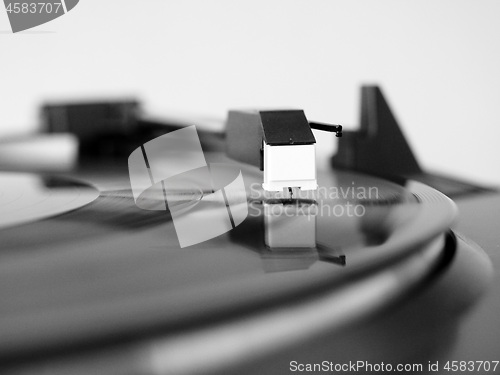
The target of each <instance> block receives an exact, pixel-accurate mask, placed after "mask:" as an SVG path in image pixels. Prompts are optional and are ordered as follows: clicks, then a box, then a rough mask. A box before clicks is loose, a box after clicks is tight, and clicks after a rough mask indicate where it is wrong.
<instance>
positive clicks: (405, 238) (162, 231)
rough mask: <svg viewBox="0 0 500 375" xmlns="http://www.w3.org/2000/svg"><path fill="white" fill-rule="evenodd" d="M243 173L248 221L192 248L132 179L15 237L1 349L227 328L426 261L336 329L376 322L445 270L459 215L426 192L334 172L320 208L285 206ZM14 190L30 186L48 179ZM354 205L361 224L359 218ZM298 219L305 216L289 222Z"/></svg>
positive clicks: (1, 310)
mask: <svg viewBox="0 0 500 375" xmlns="http://www.w3.org/2000/svg"><path fill="white" fill-rule="evenodd" d="M241 168H242V173H243V177H244V181H245V186H246V189H247V199H248V207H249V210H248V216H247V218H246V219H245V221H244V222H243V223H241V224H240V225H239V226H237V227H236V228H234V229H233V230H231V231H229V232H226V233H224V234H221V235H220V236H217V237H215V238H213V239H210V240H208V241H206V242H203V243H200V244H197V245H194V246H190V247H186V248H180V246H179V241H178V238H177V234H176V230H175V226H174V224H173V222H172V215H171V214H170V213H169V212H168V211H146V210H142V209H140V208H138V207H137V206H136V205H135V203H134V199H133V196H132V193H131V191H130V188H127V186H126V180H125V179H124V180H123V181H124V182H123V185H121V186H119V185H113V187H114V189H110V188H109V186H111V184H106V182H105V181H104V180H105V178H104V177H102V176H101V177H99V178H98V179H96V180H94V181H93V183H95V184H96V185H97V186H108V188H107V189H102V191H101V194H100V196H99V198H97V199H95V200H94V201H93V202H91V203H90V204H87V205H83V206H82V205H81V204H80V206H82V207H81V208H80V209H78V210H72V211H69V212H66V213H64V214H60V215H57V216H55V217H52V218H49V219H45V220H39V221H37V222H33V223H25V224H22V225H18V226H15V227H10V228H6V229H3V230H1V231H0V238H1V242H2V245H3V252H2V254H1V255H0V257H1V258H2V259H1V262H0V298H1V299H2V301H3V303H2V304H1V305H0V316H1V320H0V350H1V351H2V352H3V353H18V352H22V351H24V352H29V351H31V350H40V349H45V350H48V349H50V348H52V347H57V346H60V345H65V346H67V345H79V344H81V343H85V342H89V340H109V339H111V338H113V339H116V338H117V337H127V336H128V335H134V334H138V333H146V332H150V331H151V330H155V332H158V330H159V329H160V330H161V331H162V332H169V331H171V330H176V329H178V328H179V327H182V326H184V325H189V326H191V327H192V326H195V325H197V324H202V323H203V322H208V321H210V322H216V321H218V320H219V319H223V318H224V317H227V316H229V315H231V316H235V315H238V314H246V313H248V312H249V311H256V310H258V309H261V308H263V307H265V308H270V307H272V306H276V305H278V304H283V303H287V302H286V301H294V300H296V299H299V298H307V296H310V295H314V294H317V293H321V291H322V290H326V289H328V290H329V291H336V290H339V291H340V290H342V289H343V288H346V287H348V286H349V285H351V283H352V282H353V280H358V281H359V280H360V279H363V278H367V279H369V278H372V277H373V276H374V275H377V274H382V273H384V272H387V270H388V269H391V267H395V269H396V268H397V267H398V265H401V264H402V263H401V262H404V261H408V260H409V259H412V261H411V266H408V267H410V268H409V269H408V270H406V271H405V272H398V273H397V276H394V275H393V276H391V277H389V278H387V277H385V278H382V279H380V280H379V282H374V283H372V284H371V287H370V295H372V296H378V295H379V294H377V291H378V292H379V293H382V292H383V293H382V294H383V296H384V297H383V298H382V299H378V300H377V299H373V298H367V299H366V298H365V299H363V298H364V297H363V295H362V294H355V296H356V295H357V296H358V297H357V298H355V299H354V300H351V301H347V302H343V305H342V306H343V307H342V308H341V309H340V310H339V313H338V315H336V316H335V319H338V320H339V321H342V319H345V318H347V317H349V316H354V315H355V314H354V313H353V309H355V311H357V312H358V313H360V314H365V313H368V312H370V311H371V310H373V308H375V306H377V305H379V304H380V301H384V303H389V301H390V300H392V299H394V298H397V296H399V295H401V294H403V293H404V292H405V291H407V290H408V288H411V287H413V286H414V285H415V284H417V283H419V282H421V281H422V280H423V279H425V278H426V277H427V276H428V275H429V274H430V273H431V272H432V270H433V269H434V268H435V267H436V266H437V264H438V263H439V260H440V259H441V253H442V249H443V246H444V245H443V243H444V235H443V232H444V231H446V229H447V228H448V227H449V225H450V223H451V222H452V220H453V218H454V217H455V206H454V204H453V203H452V202H451V201H450V200H449V199H448V198H446V197H445V196H443V195H442V194H440V193H438V192H437V191H435V190H433V189H431V188H429V187H427V186H425V185H422V184H419V183H413V182H408V183H406V185H405V186H401V185H397V184H395V183H392V182H388V181H385V180H382V179H378V178H372V177H369V176H365V175H359V174H351V173H343V172H335V173H330V172H329V173H328V174H323V175H320V176H319V180H318V181H319V184H320V189H318V192H320V193H319V194H317V195H316V196H313V197H311V196H308V197H297V199H296V200H290V201H289V200H287V199H284V200H282V201H281V202H280V203H278V204H276V202H274V203H273V201H272V199H271V198H269V197H266V196H264V195H262V194H263V192H262V191H260V190H259V188H258V186H260V184H259V181H261V175H260V173H259V172H258V171H257V170H254V169H252V168H246V167H244V166H241ZM13 177H15V178H16V179H17V182H18V183H16V186H22V184H21V185H19V182H21V180H22V179H26V180H33V179H35V180H36V178H35V176H24V175H23V176H13ZM98 180H99V181H98ZM322 187H323V189H322ZM333 187H335V189H333ZM370 188H372V190H371V191H372V193H373V194H372V195H367V192H368V191H369V190H368V189H370ZM361 192H364V193H363V194H362V193H361ZM89 194H90V195H89ZM84 196H85V197H86V198H87V200H74V201H78V202H80V203H82V202H83V201H85V202H86V203H88V201H89V200H91V199H90V197H92V194H91V193H88V194H87V193H85V195H84ZM311 202H312V203H311ZM270 204H271V205H272V209H271V210H270V209H269V205H270ZM63 206H64V205H63ZM349 206H350V208H351V209H354V210H356V209H357V210H358V211H357V212H355V211H352V212H351V214H348V211H347V210H348V208H349ZM64 207H65V209H66V211H68V210H67V205H65V206H64ZM266 207H267V208H266ZM276 207H278V209H279V210H281V211H279V210H278V211H274V212H273V211H272V210H273V209H275V208H276ZM280 207H281V208H280ZM314 207H316V208H314ZM206 209H207V210H209V211H208V212H210V204H208V205H207V206H206ZM266 209H267V211H266ZM286 209H288V210H291V211H292V213H295V214H292V215H291V218H289V217H287V216H286V214H284V215H283V213H285V212H286ZM321 209H322V210H323V211H321ZM314 210H316V211H314ZM335 210H336V211H335ZM289 212H290V211H289ZM43 216H44V217H45V216H47V215H43ZM288 220H292V223H291V224H290V222H288V224H286V225H284V222H286V221H288ZM307 226H309V227H307ZM288 227H291V228H301V231H300V233H303V234H304V235H303V236H297V235H296V234H297V233H294V231H293V230H292V231H290V230H285V228H288ZM295 232H299V231H295ZM308 236H309V237H308ZM21 239H22V240H21ZM412 267H413V268H412ZM28 276H29V277H28ZM365 297H366V295H365Z"/></svg>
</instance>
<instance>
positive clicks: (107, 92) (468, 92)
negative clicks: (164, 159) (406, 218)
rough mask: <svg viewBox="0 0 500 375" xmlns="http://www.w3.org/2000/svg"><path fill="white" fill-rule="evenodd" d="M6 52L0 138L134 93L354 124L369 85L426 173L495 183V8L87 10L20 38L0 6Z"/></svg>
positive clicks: (168, 104)
mask: <svg viewBox="0 0 500 375" xmlns="http://www.w3.org/2000/svg"><path fill="white" fill-rule="evenodd" d="M20 1H21V0H20ZM0 51H1V52H0V53H1V55H0V56H1V58H0V74H1V76H0V77H1V78H0V136H5V135H7V134H13V133H20V132H21V133H22V132H29V131H33V130H34V129H36V124H37V107H38V105H39V104H40V102H42V101H44V100H54V99H67V98H71V99H75V98H93V97H99V98H107V97H123V96H131V95H136V96H138V97H139V98H141V99H142V100H143V102H144V103H145V105H146V108H147V109H148V110H149V111H150V112H152V113H156V114H169V113H186V114H189V115H191V114H196V115H210V116H216V117H220V118H224V117H225V114H226V111H227V110H228V109H229V108H239V107H245V108H248V107H266V108H273V107H285V108H289V107H294V108H302V109H304V110H305V111H306V114H307V116H308V117H309V119H311V120H316V121H325V122H334V123H341V124H344V125H345V126H346V128H350V127H352V128H354V127H356V126H357V123H358V105H359V97H358V96H359V92H358V89H359V86H360V85H361V84H363V83H377V84H380V85H381V86H382V88H383V90H384V92H385V94H386V97H387V98H388V99H389V102H390V104H391V105H392V108H393V109H394V111H395V114H396V117H397V118H398V119H399V121H400V123H401V124H402V125H403V127H404V131H405V133H406V134H407V136H408V137H409V138H410V141H411V144H412V146H413V148H414V150H415V151H416V153H417V155H418V157H419V159H420V161H421V163H422V164H423V165H424V166H425V167H427V168H430V169H433V170H438V171H442V172H446V173H448V174H452V175H458V176H461V177H465V178H468V179H472V180H476V181H483V182H488V183H495V184H499V183H500V165H499V161H500V147H498V146H499V139H500V138H499V131H498V128H499V126H500V115H499V105H500V1H457V0H453V1H400V0H399V1H397V0H394V1H385V0H381V1H368V0H367V1H305V0H304V1H263V0H258V1H229V0H227V1H207V0H205V1H201V0H200V1H176V2H173V1H162V0H140V1H139V0H136V1H127V0H105V1H103V0H99V1H98V0H81V1H80V3H79V4H78V5H77V6H76V7H75V8H74V9H73V10H72V11H70V12H69V13H68V14H67V15H65V16H63V17H61V18H59V19H57V20H54V21H52V22H50V23H47V24H45V25H41V26H39V27H37V28H35V29H32V30H29V31H26V32H22V33H18V34H12V33H11V32H10V25H9V23H8V19H7V14H6V12H5V11H4V10H3V9H0ZM320 137H321V139H320V142H319V143H320V144H319V148H320V154H319V157H320V158H321V159H323V160H324V159H325V158H326V155H327V154H330V153H331V152H332V151H333V149H334V146H333V145H334V144H335V139H334V138H332V137H329V136H324V135H320V134H317V138H320ZM388 147H390V145H388Z"/></svg>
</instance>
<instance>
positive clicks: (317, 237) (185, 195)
mask: <svg viewBox="0 0 500 375" xmlns="http://www.w3.org/2000/svg"><path fill="white" fill-rule="evenodd" d="M43 115H44V119H45V131H46V134H45V135H43V136H42V135H40V136H38V137H35V138H34V139H32V140H29V139H23V140H19V139H18V140H10V141H4V142H3V143H2V144H0V155H2V161H1V162H0V166H1V168H2V170H3V171H4V172H2V173H0V207H1V209H2V211H1V214H0V244H1V249H2V251H1V253H0V256H1V262H0V296H1V300H2V304H1V305H0V358H2V359H1V362H0V363H1V368H2V370H1V373H2V374H18V373H22V374H31V373H47V374H78V373H82V374H89V373H99V374H111V373H112V374H221V373H238V374H243V373H248V374H255V373H259V374H261V373H269V374H280V373H289V372H304V371H307V372H312V371H313V370H314V371H318V372H321V371H323V372H352V371H353V368H356V371H357V372H360V373H370V372H384V371H387V372H389V371H391V372H394V371H399V372H403V370H405V371H406V372H414V373H427V372H440V373H441V372H443V373H444V372H448V371H453V369H452V367H453V366H454V365H456V366H458V367H457V371H453V372H460V371H462V372H464V373H465V372H467V371H468V370H467V371H463V369H462V370H460V362H461V361H465V362H466V364H467V365H468V366H469V368H470V366H471V364H470V363H469V362H472V366H473V367H474V371H475V372H474V373H493V372H500V366H496V365H498V361H499V360H500V354H499V353H500V344H499V341H498V337H500V336H499V335H500V328H499V327H500V325H499V324H498V323H499V318H498V315H497V311H499V309H500V302H499V301H500V298H498V297H499V294H500V285H499V284H498V279H496V278H495V277H494V274H493V270H494V268H496V267H497V266H498V251H499V250H500V248H499V246H500V245H499V244H500V241H499V237H498V232H497V230H496V229H497V226H498V224H497V222H498V212H499V208H500V196H499V194H498V191H497V190H496V189H492V188H488V187H483V186H478V185H476V184H474V183H470V182H467V181H462V180H457V179H455V178H450V177H446V176H442V175H438V174H430V173H427V172H425V171H423V170H422V169H421V168H420V166H419V164H418V161H417V160H416V158H415V156H414V155H413V153H412V152H411V150H410V147H409V145H408V143H407V141H406V139H405V138H404V136H403V133H402V131H401V129H400V128H399V126H398V124H397V122H396V120H395V118H394V116H393V115H392V112H391V110H390V109H389V106H388V105H387V103H386V101H385V99H384V97H383V95H382V93H381V91H380V89H379V88H378V87H375V86H367V87H363V89H362V108H361V124H360V129H359V130H358V131H355V132H347V131H344V132H343V133H342V137H341V138H338V139H339V148H338V152H337V154H336V155H334V156H333V157H332V159H331V168H328V169H327V170H318V171H317V173H316V169H315V168H316V166H315V159H314V152H313V150H314V149H313V148H312V146H313V145H314V136H313V133H312V132H311V130H310V129H309V128H308V126H310V127H311V128H322V129H323V130H325V129H326V130H332V131H335V132H337V134H338V135H340V132H341V127H339V126H336V125H335V126H328V125H325V124H317V123H314V122H310V121H308V120H307V119H306V117H305V115H304V113H303V112H302V111H290V110H285V111H254V112H242V111H232V112H230V115H229V117H228V121H227V132H225V133H216V132H211V131H208V130H206V129H203V127H202V126H198V132H197V135H198V136H199V140H200V141H199V143H196V142H194V143H192V142H190V141H189V140H186V139H187V138H182V139H180V138H179V137H180V135H179V134H188V133H189V132H191V133H192V131H191V130H186V129H190V128H189V127H186V126H187V125H199V124H198V123H197V122H196V121H190V120H177V121H167V122H165V121H158V120H152V119H148V118H146V117H145V116H144V115H143V114H142V113H141V111H140V105H139V103H138V102H136V101H123V102H115V103H85V104H57V105H54V104H51V105H46V106H44V108H43ZM283 116H284V117H283ZM283 118H286V119H285V120H283ZM280 121H281V122H280ZM200 125H202V124H200ZM192 129H194V128H192ZM291 129H293V131H292V130H291ZM179 130H182V131H184V133H176V131H179ZM194 131H195V133H196V130H194ZM68 133H69V134H71V135H68ZM174 133H176V134H177V135H179V137H177V138H172V137H171V135H172V134H174ZM191 135H192V134H191ZM162 137H166V138H162ZM168 137H170V138H168ZM159 139H161V140H162V142H163V141H164V140H166V139H169V140H170V141H169V142H171V143H170V144H169V145H170V146H169V147H167V148H165V147H163V145H164V143H162V144H161V146H159V147H157V148H154V147H153V143H151V142H152V140H159ZM172 139H174V140H175V141H173V143H172ZM44 142H47V143H48V146H47V147H46V149H45V150H42V151H39V152H37V151H36V150H37V147H39V146H40V144H41V143H44ZM51 142H53V144H56V143H58V144H59V145H60V144H62V143H64V145H65V147H66V150H69V149H71V145H73V146H74V145H75V144H78V145H79V148H78V152H76V151H75V150H76V149H73V151H67V152H65V153H63V154H59V155H60V156H59V157H57V156H56V157H54V158H52V159H51V160H49V161H46V162H44V160H43V159H44V158H47V155H48V154H47V150H51V149H52V150H53V149H54V147H53V145H52V143H51ZM198 145H199V147H200V148H198ZM306 146H307V147H306ZM62 149H64V147H62V148H61V147H58V148H57V150H59V151H60V150H62ZM26 150H27V151H26ZM172 150H174V151H175V152H174V151H172ZM193 150H194V151H193ZM311 150H312V151H311ZM195 151H196V152H197V153H198V154H199V152H202V154H203V157H202V158H201V159H203V160H201V159H196V158H195V157H194V156H193V154H189V155H190V156H189V162H193V160H195V161H196V160H198V161H196V163H194V162H193V163H194V164H193V166H192V167H191V168H184V169H185V170H182V171H179V170H177V169H178V167H179V163H180V161H179V160H180V159H179V160H177V161H175V162H171V163H170V165H171V166H174V167H173V168H174V169H176V168H177V169H176V171H177V172H175V173H174V172H172V170H169V171H166V170H164V169H162V168H163V167H158V168H156V167H155V165H154V164H155V163H156V161H158V160H159V161H160V162H161V163H160V164H161V165H164V164H168V162H167V161H166V160H167V159H168V158H172V157H175V156H176V155H182V158H181V159H182V160H183V161H182V163H187V162H186V161H185V158H186V156H185V155H187V154H186V152H195ZM311 152H313V153H312V155H313V157H312V158H310V157H309V156H308V155H311ZM158 153H160V154H161V155H160V157H159V158H157V155H158ZM198 154H197V155H198ZM19 155H22V158H21V157H20V156H19ZM56 155H57V153H56ZM283 155H286V157H285V156H283ZM136 156H137V157H138V158H135V157H136ZM131 160H132V161H131ZM137 160H139V161H137ZM155 160H156V161H155ZM200 160H201V161H200ZM284 160H286V161H288V162H287V163H284ZM127 161H128V162H127ZM72 162H74V163H72ZM137 163H138V164H137ZM141 163H143V164H144V168H142V169H141V168H139V167H137V166H142V164H141ZM162 163H163V164H162ZM183 165H185V164H183ZM220 165H225V166H226V167H225V168H222V169H220V170H221V171H223V172H221V173H219V170H218V169H217V168H218V167H217V166H220ZM227 166H230V167H227ZM132 167H133V168H132ZM136 167H137V168H136ZM259 167H260V168H259ZM134 168H135V169H134ZM155 168H156V169H155ZM197 168H198V169H197ZM259 169H263V170H264V172H262V171H261V170H259ZM132 170H133V171H134V172H133V173H132ZM193 170H198V171H201V172H199V173H197V174H194V173H192V171H193ZM137 173H139V174H140V173H142V177H144V178H142V177H141V178H142V179H141V178H139V177H137ZM186 173H187V175H186ZM181 174H183V178H182V179H181V178H177V179H176V178H174V179H173V180H171V179H170V178H171V177H172V176H174V177H176V175H181ZM186 176H188V177H189V178H188V179H186ZM200 176H202V177H200ZM206 176H209V177H208V179H205V177H206ZM210 176H211V177H210ZM214 176H217V178H219V180H217V179H216V178H215V177H214ZM238 176H241V180H238V178H239V177H238ZM198 177H200V178H201V180H198ZM210 178H212V180H210ZM169 179H170V180H169ZM216 180H217V181H222V182H221V183H220V184H219V185H220V186H215V185H214V181H215V182H216V185H217V181H216ZM138 181H139V182H138ZM140 181H142V182H140ZM144 181H145V182H144ZM165 181H167V182H165ZM168 181H173V182H168ZM186 181H189V183H187V182H186ZM200 181H202V182H200ZM207 181H210V183H207ZM235 181H241V189H239V188H235V189H233V190H229V188H228V186H233V187H235V186H237V185H235V184H236V183H235ZM141 183H142V184H143V185H144V186H142V185H141ZM155 186H156V187H155ZM193 186H196V188H193ZM283 188H284V189H283ZM238 189H239V190H238ZM242 191H243V193H241V192H242ZM219 192H220V194H219V195H217V194H218V193H219ZM221 202H222V203H221ZM193 207H195V208H193ZM235 207H238V209H236V208H235ZM242 210H243V211H242ZM186 212H187V214H186ZM242 212H243V214H242ZM183 215H184V216H183ZM226 215H227V217H228V218H226V219H224V220H226V221H227V222H224V221H223V219H220V218H222V217H226ZM238 215H239V216H238ZM458 215H459V216H458ZM457 217H459V219H458V220H457ZM196 220H198V221H196ZM181 223H182V225H183V226H182V228H186V223H187V229H186V230H185V232H181V231H180V228H181ZM224 223H226V224H224ZM217 225H220V227H219V226H217ZM224 225H225V226H224ZM214 227H216V228H218V229H217V230H215V229H214V231H215V232H214V233H215V234H214V233H211V232H210V233H209V231H210V230H212V229H213V228H214ZM207 228H212V229H210V230H209V229H207ZM220 228H225V229H220ZM200 233H201V234H200ZM203 236H205V237H203ZM186 238H187V240H186ZM193 238H200V240H199V241H198V240H196V241H195V240H193ZM453 361H458V362H457V363H455V364H454V362H453ZM476 361H481V362H482V363H481V366H482V367H481V368H480V367H478V366H479V365H478V363H477V362H476ZM486 363H488V366H489V367H488V368H486ZM398 365H400V366H403V367H402V368H400V367H397V366H398ZM353 366H354V367H353ZM370 366H371V367H370ZM377 366H378V367H377ZM381 366H385V367H381ZM404 366H412V367H404ZM419 366H421V367H419ZM446 366H448V368H450V370H447V369H446ZM450 366H451V367H450ZM469 373H470V372H469Z"/></svg>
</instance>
